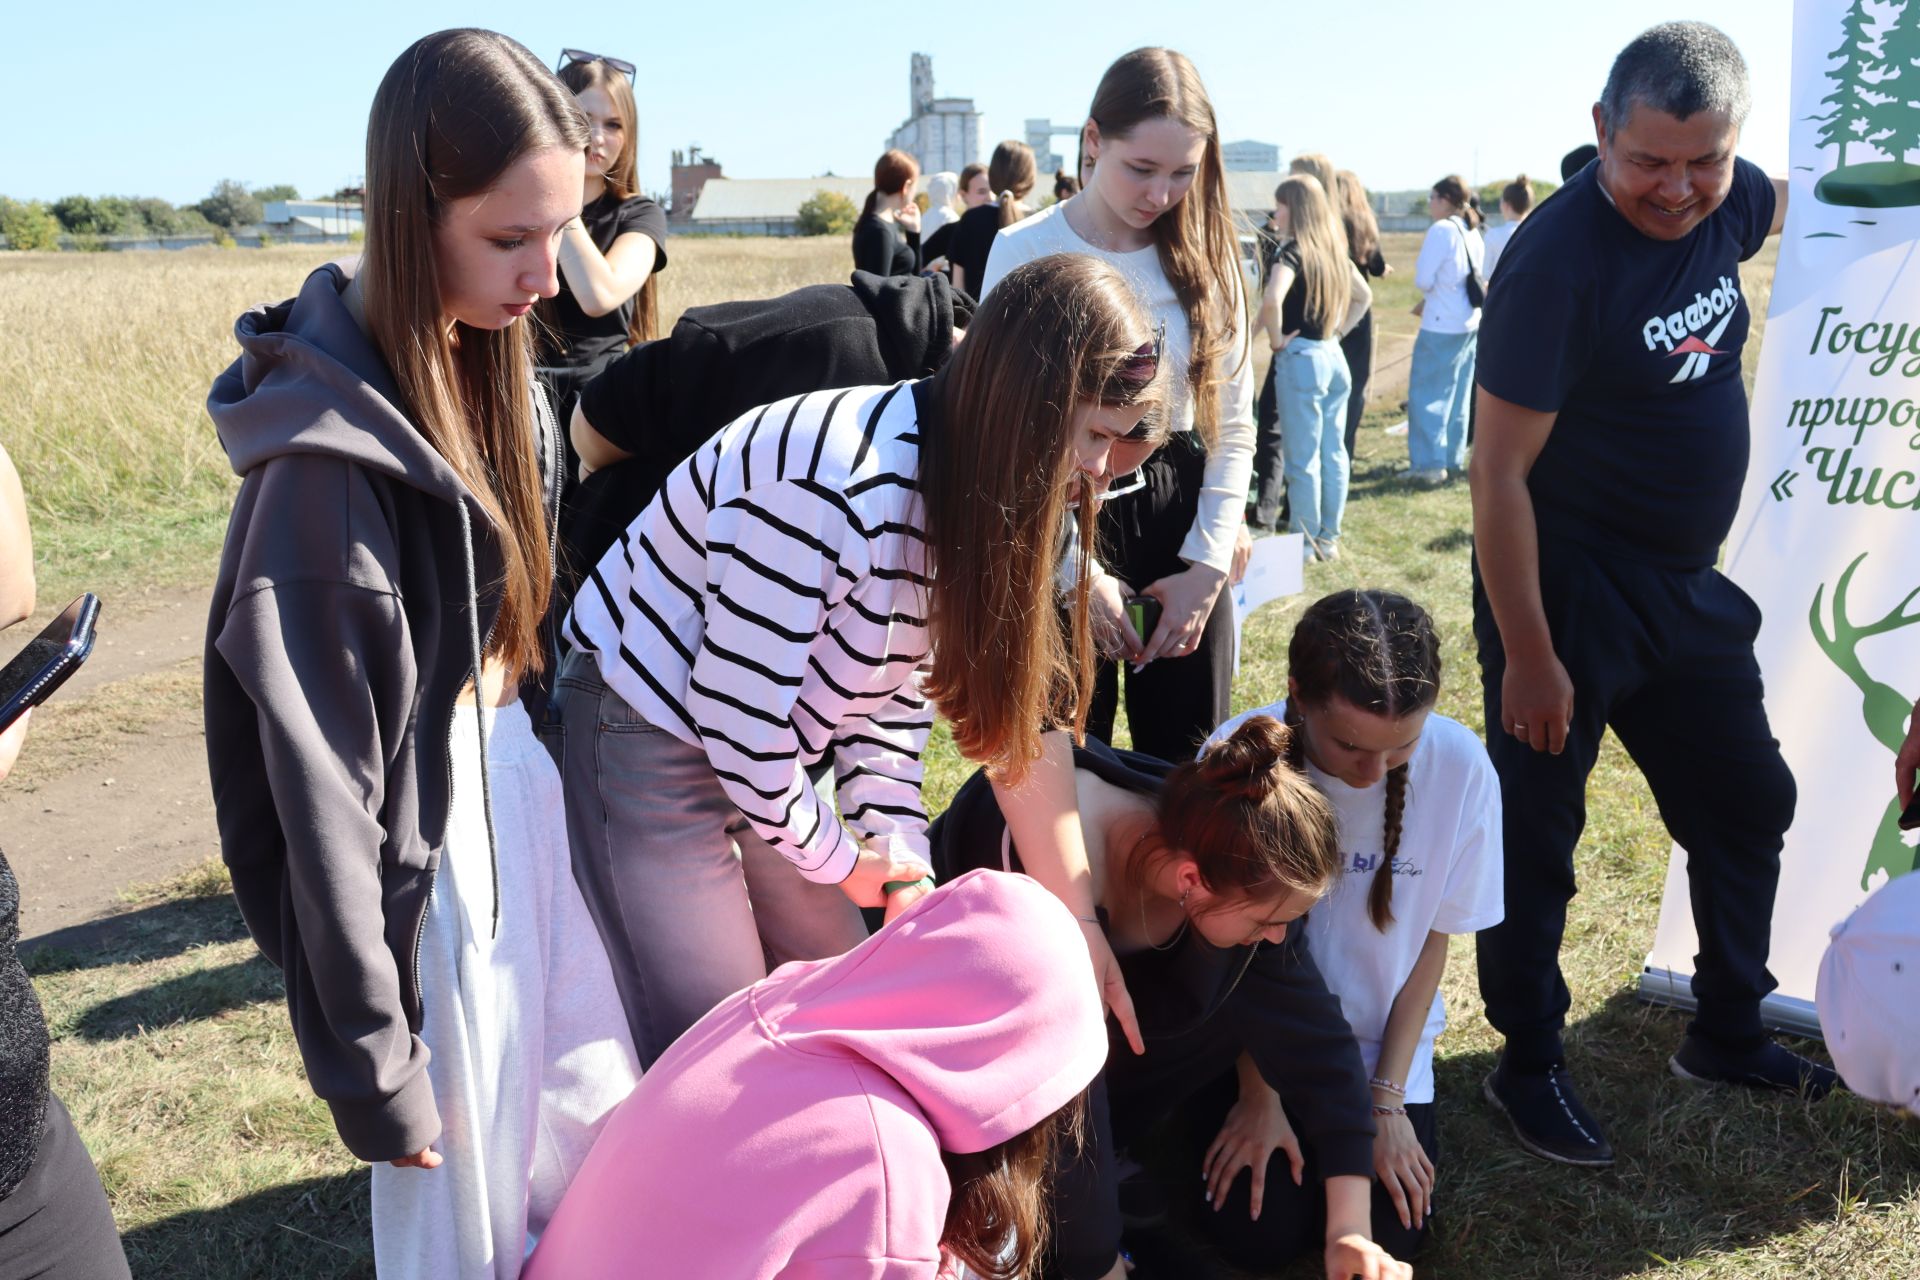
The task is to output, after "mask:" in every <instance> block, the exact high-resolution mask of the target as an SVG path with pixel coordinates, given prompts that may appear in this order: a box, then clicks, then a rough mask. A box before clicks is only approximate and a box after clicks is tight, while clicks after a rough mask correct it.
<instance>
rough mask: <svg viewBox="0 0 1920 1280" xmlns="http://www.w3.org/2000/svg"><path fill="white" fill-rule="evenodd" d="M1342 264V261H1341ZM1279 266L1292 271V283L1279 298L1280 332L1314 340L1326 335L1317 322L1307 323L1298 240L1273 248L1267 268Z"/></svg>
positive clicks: (1303, 275) (1316, 340)
mask: <svg viewBox="0 0 1920 1280" xmlns="http://www.w3.org/2000/svg"><path fill="white" fill-rule="evenodd" d="M1342 265H1343V266H1344V265H1345V263H1344V261H1343V262H1342ZM1281 267H1285V268H1286V269H1287V270H1289V271H1291V272H1293V283H1291V284H1290V285H1288V286H1287V296H1286V297H1284V298H1282V299H1281V300H1280V332H1282V333H1297V334H1299V335H1300V336H1301V337H1303V338H1311V339H1313V340H1314V341H1315V342H1318V341H1320V340H1321V339H1322V338H1325V337H1326V336H1327V331H1326V330H1325V329H1323V328H1321V327H1320V326H1319V325H1317V324H1309V323H1307V277H1306V275H1305V273H1304V272H1302V271H1301V269H1300V242H1299V241H1297V240H1289V241H1287V242H1286V243H1285V244H1283V245H1281V246H1280V247H1279V248H1277V249H1275V250H1274V254H1273V266H1272V267H1270V268H1269V269H1268V270H1269V271H1270V272H1271V271H1276V270H1278V269H1279V268H1281Z"/></svg>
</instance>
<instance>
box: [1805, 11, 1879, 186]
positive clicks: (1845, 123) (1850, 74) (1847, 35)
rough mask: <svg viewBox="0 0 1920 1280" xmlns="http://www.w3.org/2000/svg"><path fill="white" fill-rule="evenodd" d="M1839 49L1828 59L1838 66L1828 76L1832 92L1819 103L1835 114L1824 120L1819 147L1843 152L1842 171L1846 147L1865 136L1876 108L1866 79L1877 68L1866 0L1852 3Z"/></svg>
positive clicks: (1871, 22) (1870, 16) (1827, 116)
mask: <svg viewBox="0 0 1920 1280" xmlns="http://www.w3.org/2000/svg"><path fill="white" fill-rule="evenodd" d="M1840 30H1841V33H1842V35H1841V40H1840V47H1839V48H1837V49H1835V50H1834V51H1833V52H1832V53H1830V54H1828V55H1827V58H1828V59H1829V60H1830V61H1831V60H1834V59H1838V60H1839V64H1840V65H1839V66H1837V67H1835V68H1834V69H1833V70H1831V71H1829V72H1827V79H1829V80H1831V81H1833V92H1832V93H1830V94H1828V95H1827V96H1826V97H1824V98H1822V99H1821V100H1820V105H1821V106H1823V107H1831V108H1832V110H1831V111H1830V112H1828V113H1827V115H1825V116H1823V117H1816V118H1817V119H1821V120H1822V121H1824V123H1822V124H1821V126H1820V135H1819V136H1820V145H1821V146H1823V147H1838V148H1839V149H1840V167H1841V168H1843V169H1844V168H1846V166H1847V144H1848V143H1849V142H1858V141H1860V139H1861V135H1862V134H1864V133H1865V132H1866V115H1867V111H1868V109H1869V108H1870V107H1871V106H1872V105H1873V104H1872V103H1871V102H1869V101H1868V100H1867V96H1866V90H1867V86H1868V80H1867V76H1868V74H1869V73H1870V72H1871V71H1872V70H1873V69H1874V67H1875V66H1876V65H1877V63H1876V60H1875V58H1874V56H1873V44H1874V36H1873V17H1872V15H1870V14H1869V13H1868V12H1867V0H1853V4H1852V5H1851V6H1849V7H1848V9H1847V12H1846V16H1844V17H1843V18H1841V19H1840Z"/></svg>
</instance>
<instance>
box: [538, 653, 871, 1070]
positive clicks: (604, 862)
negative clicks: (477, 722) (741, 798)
mask: <svg viewBox="0 0 1920 1280" xmlns="http://www.w3.org/2000/svg"><path fill="white" fill-rule="evenodd" d="M545 733H546V736H547V739H548V747H549V749H550V750H551V751H552V752H553V753H554V757H555V760H556V762H557V763H558V764H559V766H560V777H561V780H562V783H563V784H564V787H565V791H566V804H567V836H568V842H569V843H570V844H571V846H572V849H573V874H574V876H575V877H576V878H577V879H578V880H579V882H580V891H581V893H582V895H583V896H585V898H586V900H587V910H588V911H589V912H590V913H591V914H592V916H593V920H594V924H595V925H597V926H598V927H599V930H600V937H601V939H602V940H603V941H604V942H605V943H606V947H607V957H608V959H610V960H611V961H612V962H613V978H614V985H615V986H616V987H618V988H619V991H620V1002H621V1004H622V1005H623V1006H624V1007H625V1009H626V1014H627V1023H628V1025H629V1026H630V1027H631V1028H632V1030H633V1044H634V1049H635V1050H636V1051H637V1052H638V1053H639V1055H640V1063H641V1065H642V1066H643V1067H646V1066H652V1065H653V1062H654V1060H655V1059H657V1058H658V1057H659V1056H660V1055H661V1054H662V1053H663V1052H665V1051H666V1048H667V1046H668V1045H670V1044H672V1043H673V1042H674V1040H675V1039H677V1038H678V1037H679V1035H680V1033H681V1032H683V1031H685V1030H686V1029H687V1028H688V1027H690V1026H692V1025H693V1024H694V1023H695V1022H698V1021H699V1020H700V1019H701V1018H702V1017H704V1016H705V1015H706V1013H707V1011H708V1010H710V1009H712V1008H713V1006H715V1005H716V1004H719V1003H720V1002H721V1001H722V1000H724V999H726V998H727V997H728V996H730V995H732V994H733V993H734V992H736V991H739V990H741V989H742V988H744V987H748V986H751V985H753V984H754V983H756V982H758V981H759V980H760V979H762V978H764V977H766V976H767V970H768V968H769V959H771V962H772V963H773V964H784V963H786V962H787V961H789V960H818V959H822V958H824V957H827V956H837V955H840V954H841V953H842V952H845V951H848V950H851V949H852V948H853V947H855V946H856V945H858V944H859V943H860V942H861V941H862V940H864V939H865V938H866V936H867V930H866V925H865V922H864V921H863V920H862V919H861V916H860V910H859V908H858V907H856V906H854V905H853V901H852V900H851V899H850V898H848V897H847V896H846V895H845V894H844V893H842V892H841V891H840V889H839V886H837V885H830V884H815V883H813V882H812V881H810V880H806V879H803V878H802V877H801V875H800V873H799V871H797V870H796V869H795V868H794V866H793V864H792V863H791V862H788V861H787V860H786V859H785V858H784V857H782V856H781V855H780V854H779V853H778V852H777V851H775V850H774V848H773V847H772V846H771V845H769V844H767V842H766V841H764V840H762V839H761V838H760V837H759V836H757V835H755V834H754V832H753V828H752V827H750V826H748V825H747V821H746V819H745V818H743V817H742V816H741V815H740V811H739V810H738V809H736V808H735V807H734V806H733V803H732V802H731V801H730V800H728V799H727V796H726V793H725V792H724V791H723V790H722V789H721V786H720V780H719V778H717V777H716V776H714V772H713V765H712V764H711V763H710V762H709V761H708V759H707V753H706V752H705V751H704V750H703V749H701V748H700V747H696V746H691V745H689V744H687V743H685V742H682V741H681V740H680V739H678V738H676V737H674V736H673V735H672V734H670V733H668V732H667V731H666V730H664V729H660V728H657V727H655V726H654V725H651V724H649V723H647V721H645V720H644V719H642V718H641V716H640V714H639V713H638V712H636V711H635V710H634V709H633V708H632V707H631V706H629V705H627V702H626V700H625V699H623V698H622V697H621V696H620V695H619V694H617V693H615V692H614V691H613V690H611V689H609V688H607V686H606V684H605V683H604V682H603V681H602V680H601V678H600V671H599V668H598V667H597V666H596V665H595V661H594V658H593V657H592V656H591V655H589V654H583V653H578V652H576V653H572V654H569V655H568V656H567V659H566V661H565V663H563V664H562V666H561V668H560V678H559V680H558V681H557V682H556V683H555V686H554V693H553V702H552V705H551V708H550V711H549V716H548V722H547V728H546V730H545Z"/></svg>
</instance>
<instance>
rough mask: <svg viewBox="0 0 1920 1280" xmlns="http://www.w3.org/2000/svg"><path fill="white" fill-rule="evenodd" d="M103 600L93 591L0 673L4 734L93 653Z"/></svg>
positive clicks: (0, 718) (0, 727)
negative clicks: (94, 638) (94, 632)
mask: <svg viewBox="0 0 1920 1280" xmlns="http://www.w3.org/2000/svg"><path fill="white" fill-rule="evenodd" d="M99 619H100V597H98V596H96V595H94V594H93V593H92V592H91V591H89V592H87V593H86V594H85V595H83V596H81V597H80V598H79V599H78V600H75V601H74V602H73V603H72V604H70V605H68V606H67V607H66V608H64V609H62V610H61V611H60V614H59V616H58V617H56V618H55V619H54V620H53V621H52V622H49V623H48V624H47V629H46V630H45V631H42V632H41V633H40V634H39V635H37V636H35V637H34V638H33V639H31V640H29V641H27V647H26V648H24V649H22V650H21V651H20V652H19V653H16V654H15V655H13V658H12V660H11V661H9V662H8V663H7V665H6V667H5V668H4V669H0V733H3V732H5V731H6V730H7V728H8V727H10V726H11V725H12V724H13V722H14V721H15V720H18V719H19V718H20V717H21V716H23V715H25V714H26V713H27V712H28V711H29V710H31V709H32V708H34V707H37V706H39V705H40V704H41V703H43V702H45V701H46V700H47V699H48V698H49V697H51V696H52V695H53V691H54V690H55V689H58V688H59V687H60V686H61V685H63V684H65V683H66V682H67V677H68V676H71V675H72V674H73V673H74V672H76V671H78V670H79V669H80V664H81V663H83V662H85V661H86V660H87V655H88V654H90V653H92V652H93V629H94V624H95V623H96V622H98V621H99Z"/></svg>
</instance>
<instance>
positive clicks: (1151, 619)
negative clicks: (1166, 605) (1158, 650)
mask: <svg viewBox="0 0 1920 1280" xmlns="http://www.w3.org/2000/svg"><path fill="white" fill-rule="evenodd" d="M1127 621H1128V622H1129V623H1131V624H1132V626H1133V633H1134V634H1135V635H1137V636H1139V637H1140V643H1141V644H1145V643H1146V642H1147V641H1148V640H1150V639H1152V638H1153V629H1154V628H1155V627H1157V626H1159V625H1160V602H1159V601H1158V600H1155V599H1154V598H1153V597H1152V596H1135V597H1133V598H1132V599H1131V600H1129V601H1127Z"/></svg>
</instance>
